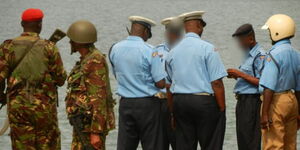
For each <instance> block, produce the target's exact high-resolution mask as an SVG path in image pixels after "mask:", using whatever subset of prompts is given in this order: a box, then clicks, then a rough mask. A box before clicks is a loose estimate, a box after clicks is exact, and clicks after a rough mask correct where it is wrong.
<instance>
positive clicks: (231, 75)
mask: <svg viewBox="0 0 300 150" xmlns="http://www.w3.org/2000/svg"><path fill="white" fill-rule="evenodd" d="M227 73H228V78H234V79H237V78H240V77H241V74H243V73H242V72H241V71H239V70H237V69H231V68H230V69H227Z"/></svg>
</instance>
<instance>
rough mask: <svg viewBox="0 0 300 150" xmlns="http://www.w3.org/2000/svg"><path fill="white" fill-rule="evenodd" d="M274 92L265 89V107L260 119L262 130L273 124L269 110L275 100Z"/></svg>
mask: <svg viewBox="0 0 300 150" xmlns="http://www.w3.org/2000/svg"><path fill="white" fill-rule="evenodd" d="M273 95H274V91H272V90H270V89H267V88H265V89H264V92H263V98H264V100H263V107H262V116H261V119H260V124H261V128H262V129H267V128H268V127H269V126H270V125H271V124H272V122H271V120H270V118H269V110H270V105H271V103H272V100H273Z"/></svg>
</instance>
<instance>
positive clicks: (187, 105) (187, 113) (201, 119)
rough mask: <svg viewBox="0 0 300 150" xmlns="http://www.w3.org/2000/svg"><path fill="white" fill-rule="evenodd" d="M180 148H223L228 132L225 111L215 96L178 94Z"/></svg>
mask: <svg viewBox="0 0 300 150" xmlns="http://www.w3.org/2000/svg"><path fill="white" fill-rule="evenodd" d="M173 99H174V115H175V119H176V150H197V145H198V143H199V144H200V147H201V150H221V149H222V147H223V141H224V133H225V122H226V121H225V119H226V118H225V112H220V110H219V107H218V105H217V102H216V99H215V97H214V96H200V95H192V94H174V96H173Z"/></svg>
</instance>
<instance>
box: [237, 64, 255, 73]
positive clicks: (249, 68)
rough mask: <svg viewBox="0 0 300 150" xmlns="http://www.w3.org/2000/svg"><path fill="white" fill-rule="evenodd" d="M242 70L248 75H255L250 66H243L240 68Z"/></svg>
mask: <svg viewBox="0 0 300 150" xmlns="http://www.w3.org/2000/svg"><path fill="white" fill-rule="evenodd" d="M240 70H241V71H242V72H244V73H246V74H248V75H253V69H252V66H250V65H242V66H240Z"/></svg>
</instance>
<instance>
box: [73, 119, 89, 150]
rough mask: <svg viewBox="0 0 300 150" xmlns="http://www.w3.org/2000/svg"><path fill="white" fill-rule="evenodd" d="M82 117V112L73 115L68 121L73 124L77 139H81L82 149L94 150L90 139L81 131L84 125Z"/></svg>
mask: <svg viewBox="0 0 300 150" xmlns="http://www.w3.org/2000/svg"><path fill="white" fill-rule="evenodd" d="M83 118H84V115H83V114H78V115H74V116H72V117H70V123H71V125H72V126H73V128H74V130H75V132H76V134H77V135H78V137H79V140H80V141H81V143H82V145H83V150H94V148H93V146H92V144H91V143H90V141H89V140H88V139H87V137H86V136H85V135H84V133H83V132H82V130H83V127H84V125H83Z"/></svg>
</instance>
